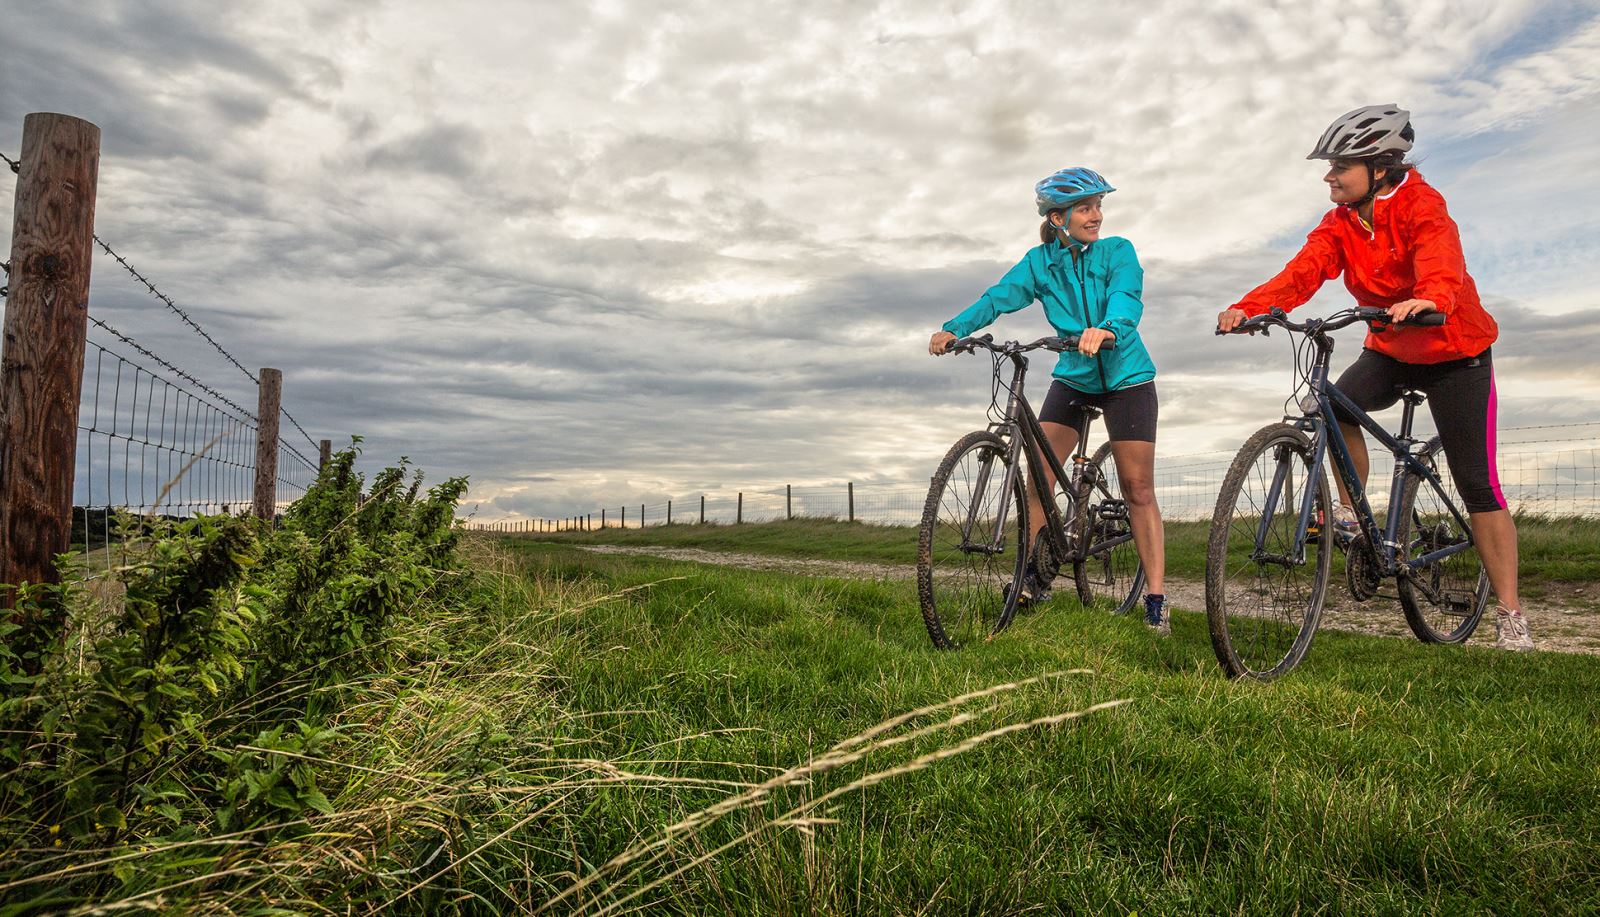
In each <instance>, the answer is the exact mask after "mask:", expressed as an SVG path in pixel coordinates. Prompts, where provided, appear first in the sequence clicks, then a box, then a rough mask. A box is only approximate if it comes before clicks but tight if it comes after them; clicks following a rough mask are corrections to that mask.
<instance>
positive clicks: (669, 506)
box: [667, 500, 672, 525]
mask: <svg viewBox="0 0 1600 917" xmlns="http://www.w3.org/2000/svg"><path fill="white" fill-rule="evenodd" d="M671 524H672V501H671V500H668V501H667V525H671Z"/></svg>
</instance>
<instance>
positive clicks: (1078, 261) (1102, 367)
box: [1072, 246, 1111, 392]
mask: <svg viewBox="0 0 1600 917" xmlns="http://www.w3.org/2000/svg"><path fill="white" fill-rule="evenodd" d="M1088 258H1089V247H1088V246H1084V249H1083V251H1082V252H1080V253H1079V254H1078V257H1076V258H1073V259H1072V261H1073V267H1074V268H1075V271H1074V273H1076V274H1077V279H1078V300H1079V302H1082V303H1083V330H1085V331H1088V330H1089V329H1090V328H1093V327H1095V323H1094V321H1093V320H1092V319H1091V318H1090V317H1089V279H1088V278H1087V277H1086V276H1084V271H1083V266H1084V265H1083V263H1084V261H1086V260H1088ZM1094 365H1095V368H1096V369H1098V370H1099V371H1100V390H1101V391H1102V392H1109V391H1111V383H1110V382H1108V381H1106V361H1104V360H1101V359H1099V358H1098V357H1097V358H1096V359H1095V361H1094Z"/></svg>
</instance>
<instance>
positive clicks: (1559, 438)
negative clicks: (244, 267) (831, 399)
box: [468, 421, 1600, 533]
mask: <svg viewBox="0 0 1600 917" xmlns="http://www.w3.org/2000/svg"><path fill="white" fill-rule="evenodd" d="M1498 447H1499V448H1498V450H1497V451H1498V454H1499V472H1500V486H1501V490H1502V491H1503V492H1504V494H1505V496H1506V500H1507V502H1508V503H1509V504H1510V506H1511V509H1512V510H1513V511H1514V512H1519V513H1536V514H1542V515H1550V516H1587V517H1594V518H1596V519H1597V520H1600V421H1596V422H1583V423H1572V424H1559V425H1547V426H1533V427H1510V428H1502V429H1501V430H1500V431H1499V442H1498ZM1235 454H1236V453H1234V452H1231V451H1215V452H1197V453H1188V454H1184V455H1173V456H1159V455H1158V456H1157V457H1156V499H1157V500H1158V501H1159V502H1160V504H1161V513H1162V515H1163V516H1164V517H1165V518H1167V519H1170V520H1172V521H1175V522H1179V521H1196V520H1205V519H1210V518H1211V513H1212V510H1213V508H1214V506H1215V503H1216V499H1217V491H1218V490H1220V489H1221V487H1222V479H1223V477H1224V476H1226V475H1227V473H1228V465H1229V464H1230V463H1231V462H1232V461H1233V457H1234V455H1235ZM1393 466H1394V461H1393V459H1392V458H1391V457H1390V456H1389V455H1388V454H1387V453H1379V452H1378V451H1377V450H1373V451H1372V470H1371V472H1370V473H1369V475H1368V478H1367V480H1368V488H1369V491H1370V493H1369V495H1368V496H1369V499H1371V500H1372V501H1373V503H1374V504H1375V505H1377V506H1384V505H1386V503H1387V500H1388V484H1387V482H1388V479H1389V477H1390V475H1391V474H1392V473H1393ZM930 472H931V468H930ZM927 495H928V482H927V481H925V480H924V481H892V482H873V483H854V482H846V483H843V484H834V485H807V486H803V487H799V486H794V485H786V486H784V487H780V488H770V487H769V488H764V489H760V490H745V491H735V492H734V494H733V495H732V496H726V495H715V496H713V495H708V494H692V495H689V496H687V497H682V498H673V499H668V500H658V501H656V502H654V503H649V502H645V503H631V504H623V503H612V504H609V505H607V506H604V507H601V508H598V509H595V510H592V511H590V512H586V513H583V514H581V515H573V516H568V517H564V518H527V517H522V518H505V519H496V520H484V521H472V522H469V523H468V527H469V528H472V529H476V530H479V531H490V532H507V533H545V532H560V531H569V530H573V529H579V530H594V529H599V528H602V527H605V528H616V527H623V528H639V527H641V526H645V525H666V524H678V523H701V522H705V523H720V524H739V523H744V522H769V521H773V520H779V519H793V518H818V517H822V518H832V519H845V520H850V521H857V522H867V523H874V524H879V525H916V524H917V523H918V521H919V520H920V519H921V516H922V507H923V504H924V502H925V501H926V499H927Z"/></svg>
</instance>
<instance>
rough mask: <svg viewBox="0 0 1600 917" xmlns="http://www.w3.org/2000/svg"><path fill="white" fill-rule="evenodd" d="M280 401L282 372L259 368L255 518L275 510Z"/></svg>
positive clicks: (276, 507) (271, 514)
mask: <svg viewBox="0 0 1600 917" xmlns="http://www.w3.org/2000/svg"><path fill="white" fill-rule="evenodd" d="M282 403H283V373H282V372H279V371H278V370H276V369H272V368H270V367H265V368H263V369H262V370H261V387H260V398H259V400H258V406H257V408H256V505H255V510H256V518H258V519H271V518H272V517H273V516H274V515H275V514H276V513H277V510H278V406H279V405H280V404H282Z"/></svg>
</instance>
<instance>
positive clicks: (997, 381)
mask: <svg viewBox="0 0 1600 917" xmlns="http://www.w3.org/2000/svg"><path fill="white" fill-rule="evenodd" d="M1005 358H1006V357H1005V354H1003V353H1001V352H999V351H997V350H991V351H989V411H988V414H989V423H991V424H1001V423H1005V420H1006V412H1005V408H1002V407H1001V406H1000V392H1001V391H1004V392H1005V393H1006V396H1007V397H1006V401H1007V403H1008V404H1009V403H1010V400H1011V398H1010V396H1011V394H1012V392H1011V386H1010V385H1009V384H1007V383H1006V382H1005V381H1003V380H1002V379H1001V368H1002V367H1001V364H1002V363H1003V362H1004V361H1005Z"/></svg>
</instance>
